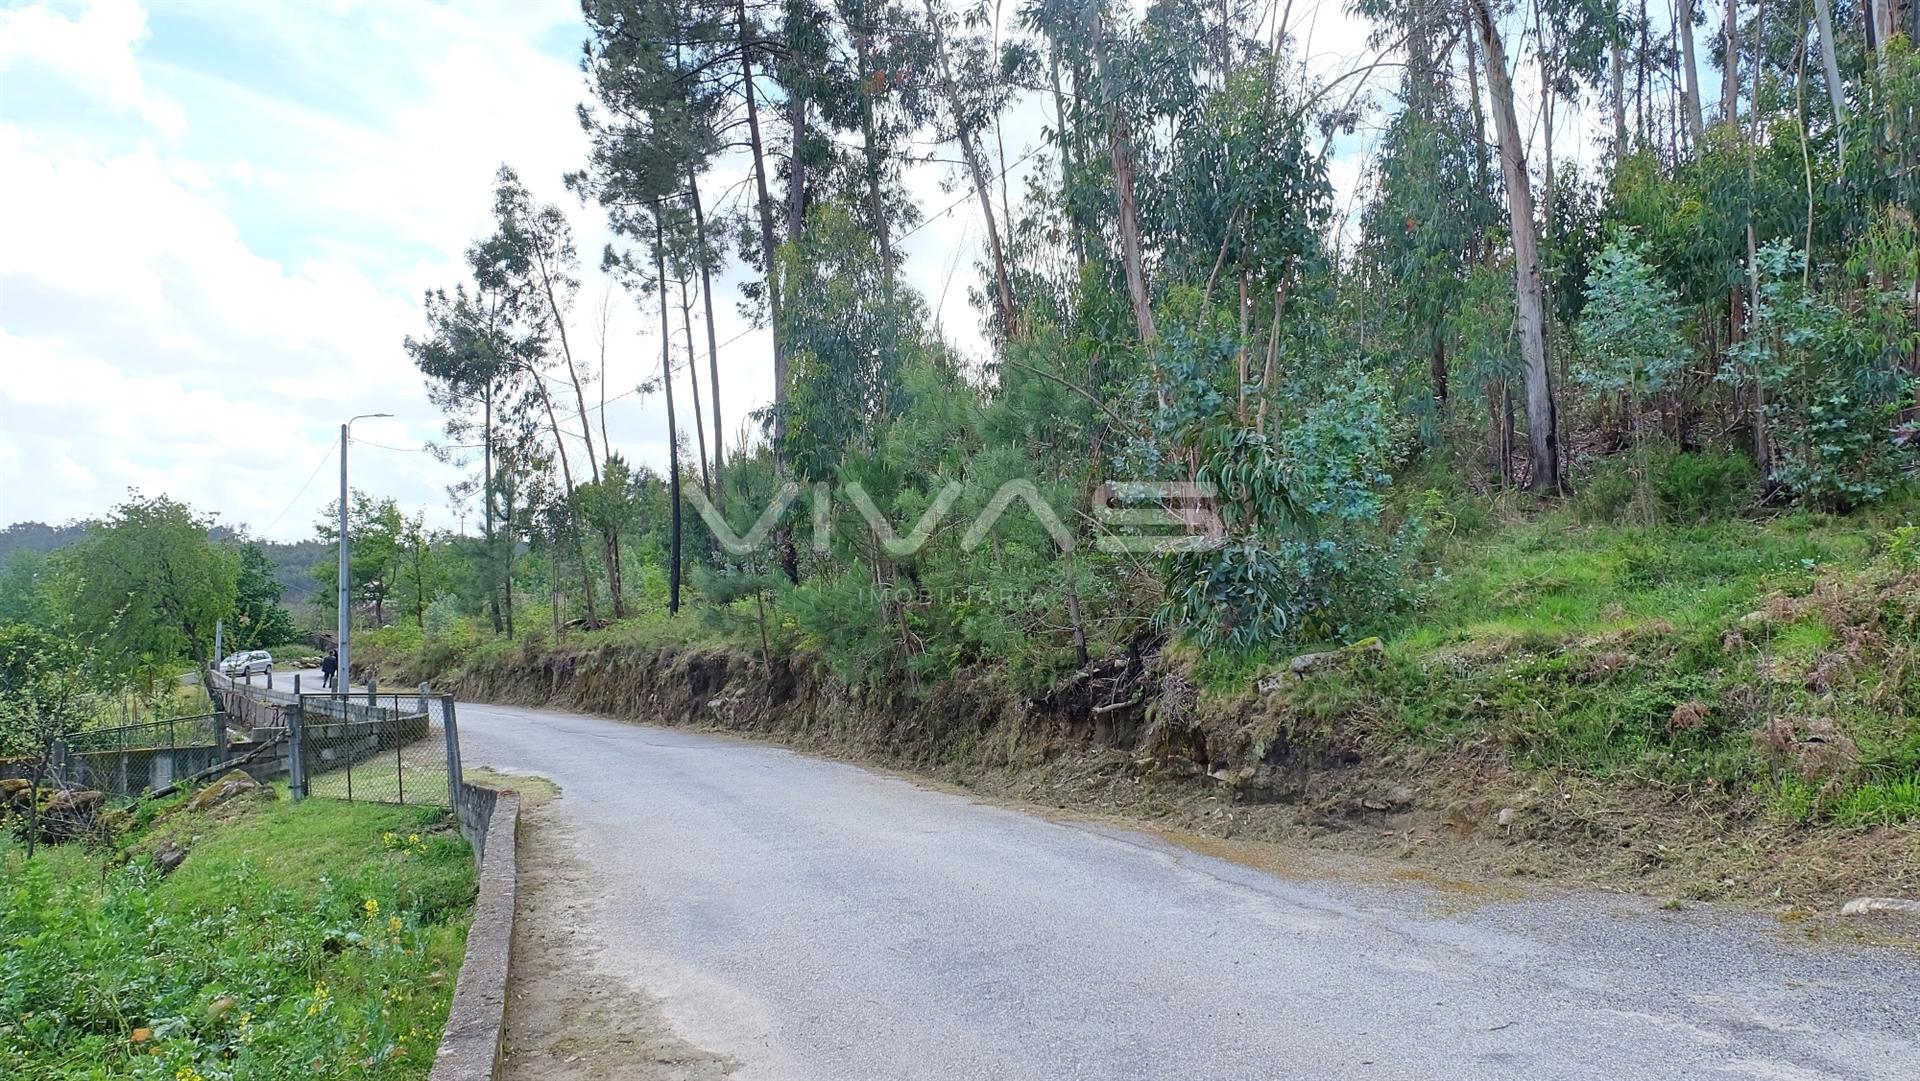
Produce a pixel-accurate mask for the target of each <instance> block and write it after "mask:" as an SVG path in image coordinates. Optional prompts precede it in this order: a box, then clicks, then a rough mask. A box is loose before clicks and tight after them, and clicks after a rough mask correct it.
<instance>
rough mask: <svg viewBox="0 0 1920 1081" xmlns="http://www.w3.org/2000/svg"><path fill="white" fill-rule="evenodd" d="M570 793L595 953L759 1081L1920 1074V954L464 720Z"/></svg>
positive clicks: (794, 761) (840, 774)
mask: <svg viewBox="0 0 1920 1081" xmlns="http://www.w3.org/2000/svg"><path fill="white" fill-rule="evenodd" d="M460 721H461V733H462V740H463V748H464V749H463V754H464V756H465V759H466V762H467V764H468V765H469V766H472V765H480V764H487V765H493V766H498V767H505V768H511V769H519V770H529V771H534V772H538V773H540V774H543V775H545V776H547V777H550V778H551V779H553V780H554V781H556V782H558V783H559V785H560V786H561V787H562V790H563V793H564V795H563V799H562V803H561V804H560V806H561V807H562V808H564V809H566V810H567V811H568V812H569V814H570V822H571V823H572V825H571V836H570V837H568V838H565V839H563V841H562V843H565V844H568V845H571V846H573V847H574V848H575V849H576V850H577V851H578V853H579V854H580V855H581V856H582V857H584V858H585V859H587V860H588V861H590V864H591V867H592V868H593V870H592V871H591V872H590V873H589V874H588V876H587V878H588V883H589V888H590V889H592V890H593V891H595V892H596V894H597V897H596V901H597V904H593V905H590V906H588V911H589V912H591V913H593V915H592V916H591V917H590V918H589V925H588V926H583V927H579V928H578V929H577V933H578V934H580V935H587V936H594V937H596V938H598V939H599V940H601V941H603V942H604V943H605V954H604V957H603V959H602V963H603V965H604V966H606V967H608V968H609V969H610V970H611V971H612V972H613V973H614V974H615V976H616V977H617V978H621V979H625V980H627V981H630V983H631V984H632V986H634V987H637V988H644V989H645V990H646V991H648V992H650V993H652V994H654V995H657V996H660V997H662V998H663V999H664V1000H665V1009H666V1016H667V1018H668V1019H669V1021H670V1022H671V1023H672V1024H673V1025H674V1027H675V1028H676V1029H677V1030H678V1031H679V1033H680V1035H681V1036H683V1037H684V1038H685V1039H686V1040H688V1041H689V1042H691V1043H693V1044H695V1045H696V1046H699V1047H702V1048H705V1049H707V1050H710V1051H715V1052H720V1053H724V1054H727V1055H730V1056H732V1057H733V1058H735V1059H736V1060H738V1061H739V1062H740V1063H741V1064H742V1066H741V1069H740V1072H739V1073H738V1074H737V1075H736V1076H737V1077H739V1078H743V1079H781V1081H867V1079H871V1081H907V1079H961V1078H966V1079H986V1078H993V1079H1007V1081H1069V1079H1078V1078H1085V1079H1089V1081H1122V1079H1163V1078H1164V1079H1169V1081H1171V1079H1181V1081H1195V1079H1220V1081H1263V1079H1280V1078H1298V1079H1301V1081H1333V1079H1342V1078H1366V1079H1388V1078H1392V1079H1401V1078H1404V1079H1417V1081H1450V1079H1463V1078H1500V1079H1509V1078H1511V1079H1528V1081H1547V1079H1561V1078H1604V1079H1607V1081H1628V1079H1655V1078H1674V1079H1681V1078H1685V1079H1717V1078H1767V1079H1776V1081H1777V1079H1812V1078H1822V1079H1826V1078H1832V1079H1842V1078H1844V1079H1847V1081H1861V1079H1889V1081H1892V1079H1907V1081H1911V1079H1913V1078H1920V990H1916V989H1920V957H1916V955H1914V954H1911V953H1902V952H1898V951H1886V950H1869V949H1864V948H1858V947H1834V946H1814V945H1809V944H1805V943H1798V942H1796V941H1795V940H1794V938H1793V935H1792V932H1790V931H1788V930H1787V929H1785V928H1783V927H1781V926H1780V925H1777V924H1775V923H1774V922H1772V921H1770V920H1765V919H1761V918H1757V917H1744V916H1734V915H1729V914H1727V913H1722V912H1714V911H1710V910H1705V909H1693V910H1690V911H1686V912H1667V911H1662V910H1659V909H1657V908H1656V907H1655V906H1654V905H1652V904H1650V903H1648V902H1644V901H1640V900H1622V899H1619V898H1613V897H1595V896H1574V897H1568V896H1564V895H1558V896H1548V897H1542V898H1537V899H1532V900H1525V901H1506V902H1498V903H1481V904H1476V905H1472V906H1467V907H1462V906H1460V905H1459V904H1457V903H1456V904H1448V903H1446V902H1447V901H1448V898H1447V897H1446V896H1445V895H1443V894H1439V893H1435V892H1432V891H1429V890H1427V889H1425V888H1423V887H1415V886H1407V887H1403V888H1382V887H1368V886H1357V885H1346V884H1340V883H1328V882H1324V881H1291V880H1287V879H1284V878H1278V877H1274V876H1272V875H1268V874H1265V873H1263V872H1259V871H1255V870H1251V869H1249V868H1246V867H1243V866H1241V865H1238V864H1235V863H1230V862H1225V861H1222V860H1218V859H1214V858H1210V857H1207V856H1203V855H1198V854H1195V853H1192V852H1189V851H1187V850H1185V849H1181V848H1176V847H1172V846H1169V845H1166V844H1163V843H1161V842H1159V841H1156V840H1153V839H1150V838H1148V837H1146V836H1144V835H1140V834H1134V833H1130V832H1126V831H1122V830H1114V829H1108V828H1104V827H1097V826H1087V825H1080V824H1072V823H1061V822H1057V821H1052V820H1049V819H1046V818H1041V817H1037V816H1034V815H1029V814H1024V813H1020V812H1017V811H1012V810H1007V809H1004V808H1001V807H997V806H989V805H983V804H977V803H973V802H970V801H969V800H967V799H965V798H962V797H959V796H956V795H952V794H948V793H945V792H939V791H931V790H927V789H923V788H920V787H917V786H915V785H912V784H910V783H907V782H905V781H902V780H899V779H895V778H892V777H888V776H883V775H880V774H876V773H873V772H869V771H866V770H862V769H859V768H856V767H852V766H848V765H844V764H840V763H835V762H828V761H822V760H818V759H813V758H809V757H805V756H802V755H797V754H793V753H790V752H787V751H784V750H780V749H776V748H772V747H767V746H761V745H756V744H752V743H746V742H740V741H734V740H729V739H721V738H713V737H707V736H702V735H697V734H693V733H688V732H682V731H676V730H670V729H661V728H654V727H648V726H638V725H630V724H622V723H618V722H614V721H609V720H603V719H597V718H590V717H583V716H578V715H572V714H564V713H554V712H546V711H534V710H520V709H508V708H501V707H490V706H478V705H462V706H461V707H460Z"/></svg>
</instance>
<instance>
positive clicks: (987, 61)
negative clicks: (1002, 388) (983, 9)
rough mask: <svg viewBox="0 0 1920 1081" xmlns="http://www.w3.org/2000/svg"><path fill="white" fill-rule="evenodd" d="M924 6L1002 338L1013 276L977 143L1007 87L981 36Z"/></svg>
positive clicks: (930, 3)
mask: <svg viewBox="0 0 1920 1081" xmlns="http://www.w3.org/2000/svg"><path fill="white" fill-rule="evenodd" d="M926 5H927V26H928V28H929V30H930V32H931V36H932V40H933V54H934V63H935V65H936V69H935V78H936V79H937V81H938V84H939V87H940V97H941V100H942V103H943V105H944V107H945V119H946V123H945V125H944V126H943V129H942V133H941V134H942V136H943V137H948V138H952V139H953V140H954V142H955V143H957V144H958V145H959V147H960V157H961V160H962V162H963V163H964V164H965V166H966V169H967V175H968V178H969V179H970V180H971V181H972V183H973V194H974V196H975V197H976V198H977V199H979V201H980V216H981V219H982V221H983V223H984V224H985V225H986V229H987V254H988V257H989V258H990V259H991V260H992V261H993V288H994V293H993V295H994V301H995V303H994V313H995V322H996V324H997V325H998V326H999V328H1000V334H1001V336H1002V337H1003V338H1012V337H1013V336H1014V334H1015V332H1016V331H1015V327H1016V316H1015V313H1014V298H1013V279H1012V276H1011V275H1010V274H1009V273H1008V272H1007V253H1006V247H1005V245H1004V243H1003V242H1002V239H1001V235H1000V223H999V219H998V218H997V217H995V215H994V212H993V187H992V184H991V183H990V180H991V178H990V177H989V176H988V175H987V164H986V156H985V154H984V152H983V150H982V148H981V146H980V135H981V133H982V132H984V131H985V130H986V129H987V128H989V127H991V126H992V125H993V123H994V121H995V118H996V117H997V116H998V115H999V113H1000V111H1001V110H1003V109H1005V108H1006V107H1007V104H1008V103H1009V101H1010V100H1011V98H1012V88H1011V87H1010V86H1009V85H1008V84H1007V83H1006V82H1005V80H1003V79H1001V78H999V72H998V70H997V68H996V64H995V57H994V55H993V52H992V50H991V48H990V47H989V45H988V43H987V41H986V39H985V38H984V37H983V36H982V35H981V34H979V33H977V32H972V33H966V32H962V33H958V34H956V31H957V30H959V27H958V26H957V21H956V20H955V19H954V18H953V16H952V15H951V14H950V13H949V12H948V11H947V10H946V9H945V8H944V7H943V5H942V4H941V2H940V0H926Z"/></svg>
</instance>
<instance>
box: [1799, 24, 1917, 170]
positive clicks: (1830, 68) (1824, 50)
mask: <svg viewBox="0 0 1920 1081" xmlns="http://www.w3.org/2000/svg"><path fill="white" fill-rule="evenodd" d="M1916 10H1920V5H1916ZM1813 19H1814V22H1815V23H1816V24H1818V26H1819V27H1820V71H1821V74H1822V75H1823V76H1824V77H1825V78H1826V80H1827V99H1828V100H1829V101H1831V102H1832V103H1833V134H1834V137H1835V138H1836V139H1838V140H1839V146H1840V164H1841V167H1842V168H1843V169H1844V168H1845V167H1846V161H1847V98H1846V86H1845V84H1843V83H1841V81H1840V61H1839V59H1838V58H1837V57H1836V56H1835V53H1834V47H1833V7H1832V4H1831V3H1830V0H1813Z"/></svg>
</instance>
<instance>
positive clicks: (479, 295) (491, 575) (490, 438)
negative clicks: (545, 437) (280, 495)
mask: <svg viewBox="0 0 1920 1081" xmlns="http://www.w3.org/2000/svg"><path fill="white" fill-rule="evenodd" d="M484 251H485V249H484V248H483V247H482V246H480V245H475V246H474V247H472V248H470V249H468V253H467V258H468V262H469V265H470V267H471V268H472V269H473V270H474V272H475V284H474V286H473V288H472V289H471V290H469V288H468V287H467V285H466V284H465V283H460V284H457V285H455V286H454V289H453V292H452V294H451V295H450V294H448V292H447V291H446V290H445V289H430V290H428V291H427V294H426V297H425V300H424V303H423V307H424V309H425V312H426V320H427V332H426V335H425V336H424V337H421V338H414V337H412V336H411V335H409V336H408V337H407V339H406V341H405V347H406V350H407V354H408V355H409V356H411V357H412V358H413V363H414V366H415V367H417V368H419V369H420V373H421V374H422V375H424V376H426V378H427V392H428V396H429V397H430V398H431V399H432V400H433V403H434V404H435V405H436V406H438V407H439V408H440V410H441V411H442V412H443V413H445V414H446V416H447V422H446V435H447V438H448V440H449V441H450V442H449V445H448V446H444V447H440V448H437V451H438V453H439V454H440V456H441V457H442V458H453V457H457V452H456V450H455V448H458V447H460V446H462V445H463V444H465V442H466V441H467V440H470V439H473V438H476V437H477V438H478V439H479V441H480V444H479V445H480V451H481V453H480V461H481V469H480V477H479V480H478V482H477V483H475V482H463V483H462V484H461V485H458V486H456V489H457V490H456V493H455V494H456V496H458V495H459V494H461V493H462V492H466V491H471V492H473V493H475V494H477V495H478V496H479V499H480V529H481V536H482V538H483V549H482V551H483V553H484V554H483V557H482V560H481V564H482V568H483V573H484V575H485V581H486V595H487V610H488V615H489V617H490V618H491V620H492V622H493V629H494V631H495V632H496V633H499V632H507V633H509V635H510V634H511V628H512V625H513V547H514V546H513V543H512V541H511V539H509V540H508V542H507V543H506V544H505V545H504V546H502V545H501V544H500V542H499V538H498V537H497V535H496V534H497V530H496V528H495V527H496V524H497V523H503V522H506V521H508V520H510V518H511V515H510V514H508V513H505V512H503V511H502V510H501V488H500V485H499V483H498V479H497V475H496V471H495V458H496V452H497V450H498V447H499V444H500V441H501V440H502V439H503V438H506V437H507V433H510V432H511V431H512V430H513V429H512V428H511V426H508V425H504V424H498V423H496V418H504V416H505V415H506V414H507V413H508V412H509V411H510V410H513V409H517V408H521V407H523V406H524V405H525V404H526V403H527V402H528V396H529V394H530V391H531V387H530V385H529V379H530V375H529V373H530V372H532V371H533V368H534V364H533V360H534V357H535V356H536V355H537V354H538V351H539V349H538V345H539V333H538V331H537V330H536V329H534V328H532V327H530V326H529V325H528V323H527V321H526V320H525V319H524V311H523V307H522V306H523V305H524V304H525V303H526V302H527V299H526V298H525V297H523V296H521V295H520V294H519V293H517V292H516V291H515V288H514V286H513V284H512V283H511V282H510V281H508V280H507V279H505V278H502V277H500V276H498V275H494V274H490V273H486V270H487V257H486V255H485V254H484ZM476 405H478V406H479V408H480V420H479V424H478V426H477V434H476V426H475V424H474V421H473V410H474V406H476ZM510 536H511V534H510V533H509V537H510Z"/></svg>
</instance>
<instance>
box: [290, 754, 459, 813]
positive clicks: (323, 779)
mask: <svg viewBox="0 0 1920 1081" xmlns="http://www.w3.org/2000/svg"><path fill="white" fill-rule="evenodd" d="M307 794H308V795H311V796H318V797H323V798H328V799H342V800H343V799H349V798H352V799H356V800H375V801H381V802H394V803H397V802H399V801H400V799H401V798H402V797H405V799H406V802H407V804H408V805H409V806H411V805H413V804H421V803H423V804H432V805H434V806H436V807H447V806H451V805H452V801H451V800H449V799H448V798H447V768H446V767H445V766H444V765H434V766H416V765H413V764H412V763H408V764H406V765H403V766H398V767H396V766H395V765H394V761H393V758H392V756H390V755H374V756H373V757H371V758H367V759H365V760H363V761H360V762H356V763H355V764H354V766H353V771H352V774H351V776H349V774H348V771H347V770H346V769H344V768H342V769H334V770H329V771H328V772H326V773H319V774H314V775H313V776H311V777H309V778H308V779H307Z"/></svg>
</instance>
